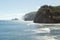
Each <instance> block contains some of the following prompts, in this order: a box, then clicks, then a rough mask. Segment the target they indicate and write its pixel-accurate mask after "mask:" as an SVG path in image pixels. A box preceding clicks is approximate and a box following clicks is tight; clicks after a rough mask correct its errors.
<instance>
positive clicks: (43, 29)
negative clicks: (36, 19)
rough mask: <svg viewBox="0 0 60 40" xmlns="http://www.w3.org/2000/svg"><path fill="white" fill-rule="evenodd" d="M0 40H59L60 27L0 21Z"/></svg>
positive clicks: (27, 22)
mask: <svg viewBox="0 0 60 40" xmlns="http://www.w3.org/2000/svg"><path fill="white" fill-rule="evenodd" d="M0 40H60V25H43V24H37V23H33V22H32V21H17V20H0Z"/></svg>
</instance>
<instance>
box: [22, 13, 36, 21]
mask: <svg viewBox="0 0 60 40" xmlns="http://www.w3.org/2000/svg"><path fill="white" fill-rule="evenodd" d="M35 15H36V12H30V13H27V14H25V15H24V17H23V19H24V20H25V21H32V20H33V19H34V17H35Z"/></svg>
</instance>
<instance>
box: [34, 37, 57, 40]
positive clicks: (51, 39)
mask: <svg viewBox="0 0 60 40" xmlns="http://www.w3.org/2000/svg"><path fill="white" fill-rule="evenodd" d="M54 37H55V36H36V37H35V39H36V40H57V39H55V38H54Z"/></svg>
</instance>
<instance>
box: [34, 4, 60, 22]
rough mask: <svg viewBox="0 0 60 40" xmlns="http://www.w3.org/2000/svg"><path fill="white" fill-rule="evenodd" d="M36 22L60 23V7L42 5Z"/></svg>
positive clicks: (35, 19)
mask: <svg viewBox="0 0 60 40" xmlns="http://www.w3.org/2000/svg"><path fill="white" fill-rule="evenodd" d="M34 22H35V23H60V7H56V6H55V7H53V6H47V5H44V6H42V7H41V8H40V9H39V10H38V11H37V14H36V16H35V18H34Z"/></svg>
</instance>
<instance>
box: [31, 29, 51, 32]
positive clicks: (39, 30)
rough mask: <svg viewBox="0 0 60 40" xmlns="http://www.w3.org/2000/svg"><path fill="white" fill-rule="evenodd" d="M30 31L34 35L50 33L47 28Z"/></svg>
mask: <svg viewBox="0 0 60 40" xmlns="http://www.w3.org/2000/svg"><path fill="white" fill-rule="evenodd" d="M32 31H33V32H34V33H50V31H51V30H50V29H49V28H39V29H35V30H32Z"/></svg>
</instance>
